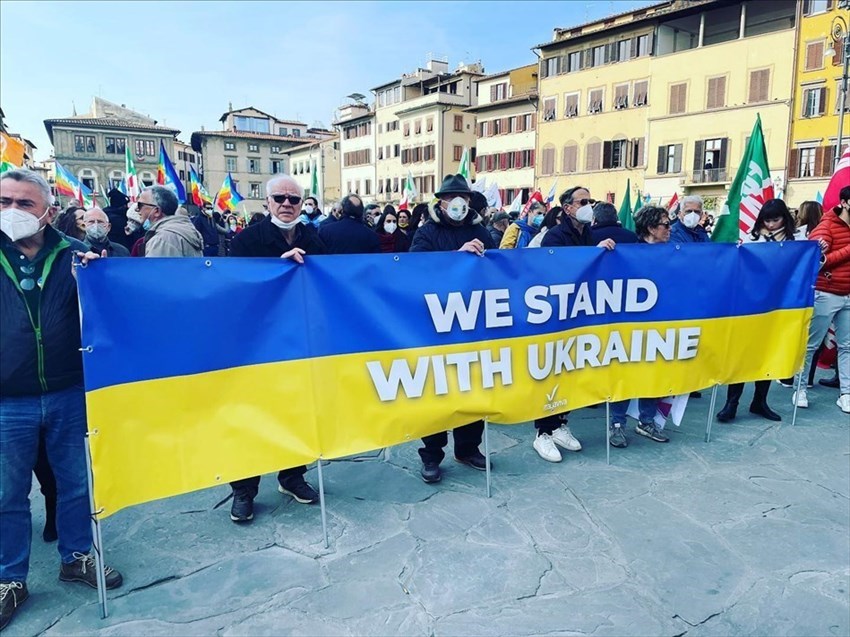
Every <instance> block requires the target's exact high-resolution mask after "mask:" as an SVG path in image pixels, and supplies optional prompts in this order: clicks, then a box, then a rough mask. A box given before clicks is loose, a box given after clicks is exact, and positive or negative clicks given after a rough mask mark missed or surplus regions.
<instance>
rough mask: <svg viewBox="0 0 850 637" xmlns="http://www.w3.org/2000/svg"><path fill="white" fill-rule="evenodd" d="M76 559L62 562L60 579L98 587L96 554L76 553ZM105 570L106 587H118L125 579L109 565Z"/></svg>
mask: <svg viewBox="0 0 850 637" xmlns="http://www.w3.org/2000/svg"><path fill="white" fill-rule="evenodd" d="M73 555H74V561H73V562H71V563H70V564H66V563H65V562H62V566H60V567H59V579H60V580H62V581H63V582H82V583H83V584H88V585H89V586H91V587H92V588H97V569H96V568H95V564H94V555H92V554H91V553H88V554H86V553H74V554H73ZM103 570H104V575H106V588H108V589H113V588H118V587H119V586H121V584H122V583H123V581H124V578H123V577H121V573H119V572H118V571H116V570H113V569H112V568H111V567H109V566H107V567H106V568H105V569H103Z"/></svg>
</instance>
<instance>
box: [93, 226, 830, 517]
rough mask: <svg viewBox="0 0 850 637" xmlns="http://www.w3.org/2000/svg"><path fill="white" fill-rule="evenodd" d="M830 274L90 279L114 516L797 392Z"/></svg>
mask: <svg viewBox="0 0 850 637" xmlns="http://www.w3.org/2000/svg"><path fill="white" fill-rule="evenodd" d="M818 260H819V251H818V247H817V244H816V243H815V242H810V241H790V242H786V243H777V244H754V245H745V246H742V247H736V246H734V245H714V244H697V245H684V246H679V245H669V244H665V245H624V246H618V247H617V248H616V249H615V250H614V251H611V252H608V251H605V250H601V249H598V248H561V249H545V248H544V249H536V250H535V249H531V250H509V251H496V250H491V251H488V252H487V253H486V254H485V255H484V256H483V257H476V256H473V255H470V254H467V253H456V252H446V253H431V254H422V253H418V254H399V255H391V254H387V255H362V256H324V257H316V256H309V257H307V262H306V263H305V264H304V265H297V264H295V263H292V262H290V261H286V260H281V259H210V260H204V259H102V260H98V261H95V262H93V263H92V264H90V265H89V266H88V267H87V268H85V269H80V271H79V274H78V279H79V292H80V307H81V313H82V336H83V347H84V352H85V353H84V359H83V360H84V366H85V383H86V396H87V405H88V426H89V431H90V434H91V450H92V462H93V471H94V475H95V486H94V495H95V502H96V504H97V508H98V509H102V512H101V514H100V516H101V517H106V516H109V515H111V514H113V513H115V512H116V511H118V510H120V509H122V508H123V507H127V506H131V505H133V504H139V503H142V502H147V501H150V500H155V499H158V498H164V497H168V496H172V495H177V494H181V493H187V492H189V491H193V490H196V489H201V488H204V487H209V486H214V485H218V484H224V483H226V482H229V481H233V480H237V479H240V478H244V477H247V476H251V475H259V474H263V473H268V472H272V471H277V470H279V469H282V468H286V467H290V466H295V465H299V464H306V463H309V462H312V461H315V460H316V459H318V458H319V457H321V458H324V459H330V458H338V457H342V456H346V455H350V454H356V453H362V452H365V451H368V450H372V449H378V448H381V447H386V446H390V445H395V444H399V443H402V442H405V441H410V440H414V439H417V438H420V437H422V436H424V435H427V434H431V433H435V432H438V431H444V430H446V429H448V428H451V427H454V426H458V425H461V424H465V423H469V422H472V421H474V420H477V419H479V418H484V417H486V418H489V419H490V421H491V422H494V423H518V422H524V421H528V420H532V419H535V418H539V417H542V416H545V415H548V414H554V413H560V412H564V411H567V410H571V409H577V408H580V407H583V406H587V405H592V404H596V403H601V402H604V401H606V400H621V399H625V398H635V397H652V396H667V395H673V394H681V393H686V392H689V391H693V390H697V389H702V388H705V387H710V386H712V385H714V384H724V383H732V382H743V381H752V380H757V379H764V378H784V377H788V376H791V375H792V374H793V373H794V372H796V371H797V370H798V369H799V368H800V366H801V363H802V359H803V355H804V352H805V345H806V332H807V326H808V322H809V320H810V318H811V313H812V305H813V302H814V290H813V285H814V281H815V276H816V273H817V268H818Z"/></svg>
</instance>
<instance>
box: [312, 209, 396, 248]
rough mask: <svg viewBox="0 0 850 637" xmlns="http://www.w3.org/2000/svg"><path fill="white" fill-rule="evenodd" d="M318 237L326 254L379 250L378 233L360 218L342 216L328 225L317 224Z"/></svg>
mask: <svg viewBox="0 0 850 637" xmlns="http://www.w3.org/2000/svg"><path fill="white" fill-rule="evenodd" d="M319 238H321V240H322V241H324V243H325V245H326V246H327V247H328V254H372V253H378V252H380V251H381V242H380V241H379V240H378V235H377V234H375V231H374V230H372V229H371V228H370V227H369V226H367V225H366V224H365V223H363V220H362V219H355V218H353V217H342V218H341V219H339V220H337V221H336V222H335V223H331V224H330V225H327V224H322V225H320V226H319Z"/></svg>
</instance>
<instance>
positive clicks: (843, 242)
mask: <svg viewBox="0 0 850 637" xmlns="http://www.w3.org/2000/svg"><path fill="white" fill-rule="evenodd" d="M266 192H267V193H268V195H267V198H266V204H265V213H258V214H255V215H254V216H253V217H250V218H247V219H246V218H245V217H246V215H242V216H240V215H238V214H234V213H228V214H225V215H221V214H219V213H218V212H214V211H212V209H211V208H210V207H204V208H203V209H201V210H199V211H198V212H197V214H195V215H190V214H189V213H188V212H187V210H186V209H185V208H183V207H181V206H180V205H179V202H178V201H177V198H176V196H175V195H174V193H173V192H172V191H171V190H169V189H167V188H164V187H161V186H152V187H149V188H145V189H144V190H143V191H142V192H141V194H140V195H139V196H138V198H137V199H136V201H135V202H130V201H129V200H128V199H127V198H126V197H124V195H123V194H122V193H120V192H119V191H117V190H113V191H111V192H110V193H109V198H110V199H109V205H108V206H107V207H105V208H103V209H101V208H97V207H94V208H90V209H88V210H86V209H83V208H81V207H79V206H70V207H68V208H67V209H65V210H64V211H61V212H60V211H59V209H58V207H57V206H56V205H54V198H53V195H52V193H51V191H50V188H49V186H48V184H47V183H46V182H45V181H44V180H43V178H41V177H40V176H38V175H37V174H35V173H32V172H30V171H27V170H11V171H7V172H5V173H3V174H2V176H1V177H0V266H2V270H3V272H2V274H0V301H2V303H0V319H2V328H3V329H2V337H0V527H2V534H3V541H2V545H1V546H0V628H2V627H5V626H6V625H7V624H8V623H9V621H10V620H11V619H12V616H13V615H14V614H15V612H16V610H17V608H18V607H19V606H20V605H21V604H22V603H23V602H24V601H25V600H26V599H27V596H28V594H29V593H28V589H27V587H26V581H27V575H28V569H29V553H30V538H31V533H32V528H31V527H32V518H31V513H30V502H29V492H30V486H31V483H32V473H33V471H35V474H36V477H37V479H38V481H39V483H40V485H41V488H42V492H43V493H44V496H45V503H46V508H47V520H46V524H45V528H44V530H43V538H44V540H45V541H52V540H55V539H57V537H58V540H59V542H58V550H59V554H60V558H61V563H60V569H59V578H60V579H61V580H62V581H66V582H82V583H84V584H87V585H89V586H92V587H95V586H96V576H95V569H94V559H93V557H92V554H91V546H92V536H91V528H90V524H89V502H88V489H87V476H86V461H85V448H84V436H85V432H86V415H85V392H84V389H83V369H82V359H81V353H80V342H81V337H80V321H79V314H78V305H77V292H76V278H75V273H74V268H73V267H72V259H73V258H74V257H75V256H76V257H77V258H80V259H81V260H82V262H83V263H86V262H88V261H90V260H93V259H97V258H114V257H126V256H136V257H201V256H224V255H226V256H232V257H282V258H286V259H292V260H293V261H295V262H297V263H304V262H305V259H308V258H309V257H310V256H312V255H321V254H367V253H381V252H385V253H395V252H407V251H409V252H436V251H461V252H469V253H471V254H473V255H479V256H480V255H484V253H485V251H486V250H492V249H518V248H534V247H576V246H596V247H597V248H599V249H603V250H615V249H616V246H617V245H619V244H626V243H635V244H645V245H647V246H650V245H654V244H663V243H667V242H670V241H673V242H676V243H698V242H707V241H709V240H710V239H709V234H708V232H707V231H706V230H705V225H706V223H707V222H708V221H709V217H708V215H707V214H706V212H705V211H704V209H703V201H702V199H700V197H697V196H687V197H685V198H684V199H683V201H682V204H681V206H680V209H679V210H678V211H677V212H676V213H675V214H673V215H671V213H670V211H668V210H666V209H665V208H662V207H659V206H653V205H646V206H644V207H643V208H641V209H640V210H639V211H638V212H637V213H636V214H635V216H634V222H635V231H634V232H632V231H631V230H628V229H626V228H624V227H623V226H622V225H621V224H620V222H619V220H618V215H617V211H616V209H615V208H614V206H613V205H611V204H610V203H606V202H597V201H595V200H594V198H593V197H592V194H591V192H590V191H589V190H588V189H587V188H584V187H582V186H574V187H571V188H569V189H567V190H566V191H565V192H563V193H562V194H561V196H560V197H559V200H558V204H559V205H556V206H552V207H547V206H546V205H544V204H543V203H542V202H539V201H537V202H532V203H531V204H530V205H528V206H526V209H525V210H523V211H522V212H520V213H518V214H511V213H508V212H505V211H503V210H497V209H492V208H489V207H488V205H487V200H486V198H485V197H484V196H483V195H482V194H481V193H478V192H474V191H472V190H471V189H470V187H469V184H468V183H467V181H466V179H465V178H464V177H462V176H460V175H449V176H447V177H446V178H445V180H444V181H443V182H442V185H441V187H440V189H439V191H438V192H437V193H436V197H435V198H434V199H433V200H432V201H430V202H429V203H420V204H417V205H416V206H414V207H413V208H412V209H411V210H407V209H406V207H401V206H400V208H396V207H394V206H392V205H387V206H385V207H383V208H381V207H380V206H378V205H376V204H370V205H365V204H364V202H363V200H362V199H361V197H359V196H358V195H356V194H349V195H346V196H344V197H343V198H342V199H341V200H340V201H339V202H337V203H334V205H333V206H332V207H331V209H330V211H329V212H328V213H327V214H324V213H323V212H322V211H321V210H320V208H319V202H318V201H317V200H316V199H315V198H314V197H306V198H305V197H304V196H303V191H302V189H301V187H300V186H299V185H298V183H297V182H296V181H295V180H294V179H292V178H291V177H290V176H288V175H278V176H275V177H274V178H272V179H271V180H270V181H269V182H268V183H267V185H266ZM840 199H841V201H840V205H839V206H838V207H836V208H835V209H833V210H828V211H823V210H821V209H820V206H819V205H818V204H817V203H816V202H805V203H804V204H803V205H801V206H800V209H799V212H798V214H797V215H796V218H795V217H794V216H793V215H792V214H791V212H790V211H789V209H788V207H787V206H786V204H785V203H784V202H783V201H781V200H771V201H768V202H766V203H765V204H764V205H763V207H762V208H761V211H760V213H759V215H758V219H757V220H756V222H755V225H754V227H753V229H752V232H751V234H750V235H748V237H747V241H751V242H769V241H790V240H805V239H809V240H816V241H818V243H819V245H820V248H821V268H820V272H819V274H818V278H817V283H816V290H817V291H816V298H815V307H814V317H813V319H812V322H811V327H810V331H809V339H808V350H807V354H806V368H805V370H804V372H803V375H804V376H803V377H804V378H810V376H811V369H812V366H813V364H814V359H815V355H816V353H817V351H818V350H819V348H820V347H821V345H822V343H823V341H824V337H825V335H826V333H827V330H828V328H829V326H830V324H833V325H835V337H836V341H837V348H838V365H837V370H838V371H837V378H835V379H828V380H827V381H826V382H824V383H823V384H827V385H828V386H830V387H837V388H838V389H839V397H838V401H837V404H838V407H839V408H840V409H841V411H842V412H843V413H850V186H848V187H846V188H844V189H842V190H841V194H840ZM755 351H757V348H756V350H755ZM782 382H783V383H784V384H785V385H786V386H789V387H790V386H792V385H793V379H784V380H783V381H782ZM769 389H770V383H769V382H768V381H758V382H757V383H756V389H755V393H754V398H753V401H752V404H751V405H750V412H751V413H753V414H755V415H758V416H760V417H763V418H767V419H769V420H780V416H779V415H778V414H777V413H776V412H774V411H773V410H772V409H771V408H770V407H769V406H768V404H767V395H768V391H769ZM742 393H743V385H731V386H729V388H728V392H727V399H726V404H725V405H724V406H723V408H722V409H721V411H720V412H719V413H718V414H717V418H718V420H720V421H721V422H730V421H731V420H733V419H734V418H735V417H736V416H737V407H738V401H739V400H740V398H741V396H742ZM657 400H658V397H652V396H648V397H641V398H639V399H638V401H637V404H638V418H637V421H638V422H637V425H636V427H635V430H634V431H635V433H636V434H637V435H639V436H642V437H645V438H647V439H648V440H651V441H654V442H658V443H664V442H667V441H668V437H667V435H666V434H665V433H664V430H663V426H661V425H658V424H657V423H656V422H655V413H656V404H657ZM791 400H792V401H793V403H794V404H796V405H797V406H798V407H801V408H805V407H807V406H808V394H807V389H806V387H805V384H804V385H803V388H801V389H800V391H799V392H794V395H793V398H792V399H791ZM628 404H629V401H618V402H614V403H611V405H610V412H611V421H610V422H609V423H608V426H609V434H610V436H609V440H610V444H611V445H612V446H613V447H617V448H623V447H626V446H628V437H627V435H626V422H627V417H626V411H627V407H628ZM534 426H535V429H536V435H535V436H534V439H533V441H532V446H533V448H534V450H535V451H536V452H537V453H538V454H539V456H540V457H541V458H542V459H544V460H546V461H549V462H559V461H561V460H562V455H561V451H560V450H559V448H560V449H564V450H567V451H573V452H577V451H580V450H581V449H582V445H581V442H580V441H579V440H578V439H577V438H576V437H575V435H574V434H573V432H572V431H571V429H570V427H569V424H568V413H562V414H555V415H550V416H547V417H545V418H541V419H538V420H536V421H535V423H534ZM483 428H484V427H483V422H482V421H480V420H478V421H475V422H472V423H468V424H466V425H463V426H460V427H456V428H455V429H454V430H453V438H454V457H455V459H456V460H457V461H458V462H460V463H463V464H465V465H467V466H469V467H471V468H473V469H477V470H485V469H486V466H487V459H486V458H485V457H484V455H483V454H482V453H481V451H480V446H481V441H482V433H483ZM447 444H448V432H441V433H437V434H433V435H430V436H427V437H425V438H424V439H423V441H422V447H421V448H420V449H419V455H420V458H421V461H422V466H421V470H420V472H421V476H422V479H423V480H424V481H425V482H428V483H436V482H439V481H440V480H441V477H442V473H441V469H440V465H441V463H442V461H443V459H444V458H445V447H446V446H447ZM305 471H306V467H304V466H300V467H293V468H289V469H285V470H283V471H281V472H280V473H279V474H278V476H277V480H278V488H279V490H280V492H281V493H284V494H287V495H289V496H291V497H293V498H294V499H295V500H297V501H298V502H301V503H305V504H312V503H315V502H317V501H318V494H317V492H316V490H315V489H314V488H313V487H312V486H311V485H310V484H309V483H307V482H306V481H305V479H304V474H305ZM259 482H260V477H259V476H255V477H250V478H245V479H242V480H238V481H235V482H233V483H232V484H231V487H232V491H233V501H232V505H231V510H230V517H231V519H232V520H233V521H234V522H237V523H244V522H247V521H249V520H251V519H252V518H253V512H254V508H253V504H254V499H255V498H256V496H257V492H258V486H259ZM121 583H122V576H121V574H120V573H119V572H118V571H115V570H113V569H111V568H107V569H106V586H107V588H115V587H117V586H120V585H121Z"/></svg>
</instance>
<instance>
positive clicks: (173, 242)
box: [136, 186, 204, 257]
mask: <svg viewBox="0 0 850 637" xmlns="http://www.w3.org/2000/svg"><path fill="white" fill-rule="evenodd" d="M136 209H137V210H138V213H139V216H140V217H141V219H142V228H143V229H144V231H145V238H144V242H143V243H142V253H143V254H144V256H146V257H200V256H203V254H204V240H203V238H202V237H201V233H199V232H198V230H197V229H196V228H195V226H194V225H193V224H192V221H191V219H189V218H188V217H183V216H181V215H175V214H174V213H175V212H177V195H175V194H174V193H173V192H172V191H171V190H169V189H168V188H166V187H165V186H151V187H150V188H145V189H144V190H143V191H142V193H141V194H140V195H139V198H138V199H137V200H136Z"/></svg>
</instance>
